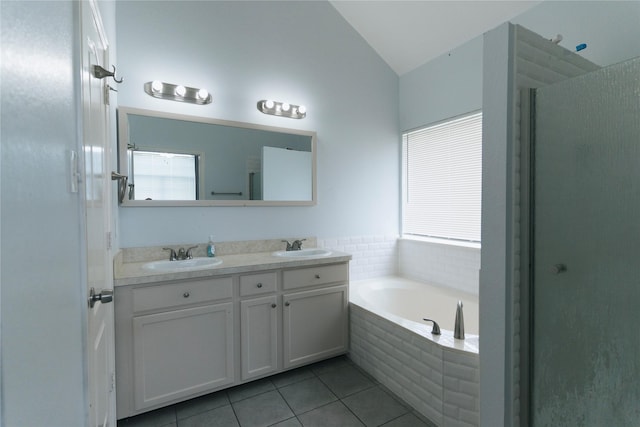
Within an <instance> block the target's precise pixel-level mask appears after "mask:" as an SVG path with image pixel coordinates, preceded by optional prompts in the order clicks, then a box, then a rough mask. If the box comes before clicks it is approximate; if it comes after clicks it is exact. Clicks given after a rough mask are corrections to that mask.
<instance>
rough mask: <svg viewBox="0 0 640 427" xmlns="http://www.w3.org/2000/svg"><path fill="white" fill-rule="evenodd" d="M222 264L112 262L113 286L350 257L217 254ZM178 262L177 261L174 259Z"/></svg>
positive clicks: (262, 253)
mask: <svg viewBox="0 0 640 427" xmlns="http://www.w3.org/2000/svg"><path fill="white" fill-rule="evenodd" d="M217 258H219V259H221V260H222V264H219V265H216V266H212V267H207V268H202V269H197V270H183V271H149V270H147V269H145V268H144V267H143V266H144V264H146V263H147V262H148V261H144V262H119V261H118V260H116V261H115V262H114V280H113V282H114V286H127V285H137V284H143V283H154V282H163V281H170V280H182V279H191V278H202V277H215V276H222V275H228V274H237V273H247V272H253V271H261V270H273V269H278V268H296V267H305V266H314V265H324V264H335V263H339V262H347V261H350V260H351V255H350V254H348V253H345V252H338V251H331V254H330V255H327V256H322V257H313V258H285V257H278V256H274V255H273V254H272V252H256V253H247V254H232V255H221V256H219V257H217ZM175 262H177V263H178V262H180V261H175Z"/></svg>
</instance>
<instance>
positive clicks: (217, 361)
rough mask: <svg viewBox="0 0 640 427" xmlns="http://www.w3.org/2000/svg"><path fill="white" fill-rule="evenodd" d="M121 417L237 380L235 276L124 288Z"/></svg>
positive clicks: (120, 292) (119, 326)
mask: <svg viewBox="0 0 640 427" xmlns="http://www.w3.org/2000/svg"><path fill="white" fill-rule="evenodd" d="M115 302H116V305H115V308H116V376H117V387H118V389H117V399H118V404H117V411H118V418H122V417H125V416H131V415H134V414H137V413H141V412H144V411H145V410H148V409H150V408H156V407H160V406H163V405H164V404H169V403H174V402H176V401H180V400H184V399H185V398H188V397H191V396H193V395H194V394H199V393H200V394H202V392H206V391H208V390H212V389H216V388H221V387H223V386H225V385H230V384H233V383H234V382H235V377H234V372H235V371H234V322H233V319H234V317H233V314H234V309H233V280H232V277H223V278H215V279H198V280H184V281H179V282H166V283H162V284H156V285H154V284H151V285H145V286H140V287H137V286H136V287H118V288H116V291H115Z"/></svg>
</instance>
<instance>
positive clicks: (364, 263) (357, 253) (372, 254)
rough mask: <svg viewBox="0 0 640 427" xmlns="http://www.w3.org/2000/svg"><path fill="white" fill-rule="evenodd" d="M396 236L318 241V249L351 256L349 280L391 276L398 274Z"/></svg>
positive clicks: (336, 238)
mask: <svg viewBox="0 0 640 427" xmlns="http://www.w3.org/2000/svg"><path fill="white" fill-rule="evenodd" d="M398 241H399V240H398V236H397V235H366V236H345V237H334V238H322V239H318V247H320V248H326V249H331V250H336V251H341V252H347V253H349V254H351V255H352V259H351V263H350V264H349V277H350V279H351V280H364V279H370V278H373V277H383V276H393V275H396V274H397V272H398Z"/></svg>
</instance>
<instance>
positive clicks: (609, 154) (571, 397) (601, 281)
mask: <svg viewBox="0 0 640 427" xmlns="http://www.w3.org/2000/svg"><path fill="white" fill-rule="evenodd" d="M533 136H534V138H533V140H534V142H533V146H534V148H533V158H534V167H533V168H532V170H533V180H534V181H533V182H534V185H533V210H532V216H533V251H532V256H533V259H532V271H533V277H532V281H533V286H532V305H533V308H532V310H533V320H532V322H533V330H532V350H531V356H532V361H531V364H532V366H531V369H532V378H531V408H530V413H531V418H532V425H534V426H638V425H640V424H639V423H640V58H639V59H635V60H631V61H627V62H624V63H621V64H617V65H613V66H610V67H607V68H603V69H601V70H598V71H595V72H592V73H589V74H586V75H583V76H580V77H576V78H573V79H569V80H566V81H564V82H561V83H558V84H554V85H551V86H548V87H544V88H541V89H538V90H537V91H536V92H535V125H534V135H533Z"/></svg>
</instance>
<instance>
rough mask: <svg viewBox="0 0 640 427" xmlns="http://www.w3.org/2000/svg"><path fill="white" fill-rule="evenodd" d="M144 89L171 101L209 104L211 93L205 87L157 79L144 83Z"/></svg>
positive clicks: (149, 93) (156, 96) (157, 96)
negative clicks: (174, 83) (199, 87)
mask: <svg viewBox="0 0 640 427" xmlns="http://www.w3.org/2000/svg"><path fill="white" fill-rule="evenodd" d="M144 91H145V92H146V93H147V94H148V95H151V96H153V97H155V98H161V99H170V100H172V101H180V102H189V103H191V104H199V105H204V104H210V103H211V101H212V98H211V94H210V93H209V92H208V91H207V90H206V89H198V88H195V87H187V86H183V85H173V84H171V83H164V82H161V81H159V80H154V81H152V82H147V83H145V84H144Z"/></svg>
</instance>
